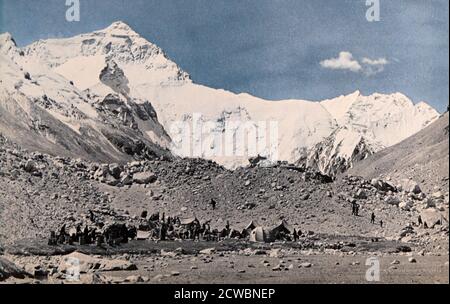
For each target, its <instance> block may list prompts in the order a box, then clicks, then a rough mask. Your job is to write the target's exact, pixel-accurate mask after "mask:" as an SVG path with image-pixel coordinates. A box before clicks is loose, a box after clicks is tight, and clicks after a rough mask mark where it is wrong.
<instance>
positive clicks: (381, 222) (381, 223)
mask: <svg viewBox="0 0 450 304" xmlns="http://www.w3.org/2000/svg"><path fill="white" fill-rule="evenodd" d="M383 224H384V223H383V220H380V226H381V228H383Z"/></svg>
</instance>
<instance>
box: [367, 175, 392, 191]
mask: <svg viewBox="0 0 450 304" xmlns="http://www.w3.org/2000/svg"><path fill="white" fill-rule="evenodd" d="M370 184H371V185H372V186H373V187H375V188H376V189H377V190H380V191H383V192H387V191H396V190H397V189H396V188H395V187H394V186H393V185H392V184H391V183H388V182H385V181H383V180H381V179H378V178H374V179H372V180H371V182H370Z"/></svg>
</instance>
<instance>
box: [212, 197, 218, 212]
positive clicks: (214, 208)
mask: <svg viewBox="0 0 450 304" xmlns="http://www.w3.org/2000/svg"><path fill="white" fill-rule="evenodd" d="M210 204H211V207H212V210H216V205H217V202H216V201H215V199H213V198H212V199H211V202H210Z"/></svg>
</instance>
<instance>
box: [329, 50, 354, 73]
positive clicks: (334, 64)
mask: <svg viewBox="0 0 450 304" xmlns="http://www.w3.org/2000/svg"><path fill="white" fill-rule="evenodd" d="M320 65H321V66H322V67H324V68H326V69H332V70H349V71H352V72H359V71H361V69H362V67H361V65H360V64H359V62H358V61H357V60H355V59H353V55H352V53H350V52H340V53H339V56H338V57H337V58H331V59H326V60H324V61H321V62H320Z"/></svg>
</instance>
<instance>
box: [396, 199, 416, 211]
mask: <svg viewBox="0 0 450 304" xmlns="http://www.w3.org/2000/svg"><path fill="white" fill-rule="evenodd" d="M413 206H414V205H413V203H412V202H411V201H406V202H401V203H400V204H399V205H398V207H399V208H400V209H402V210H406V211H409V210H411V208H412V207H413Z"/></svg>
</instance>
